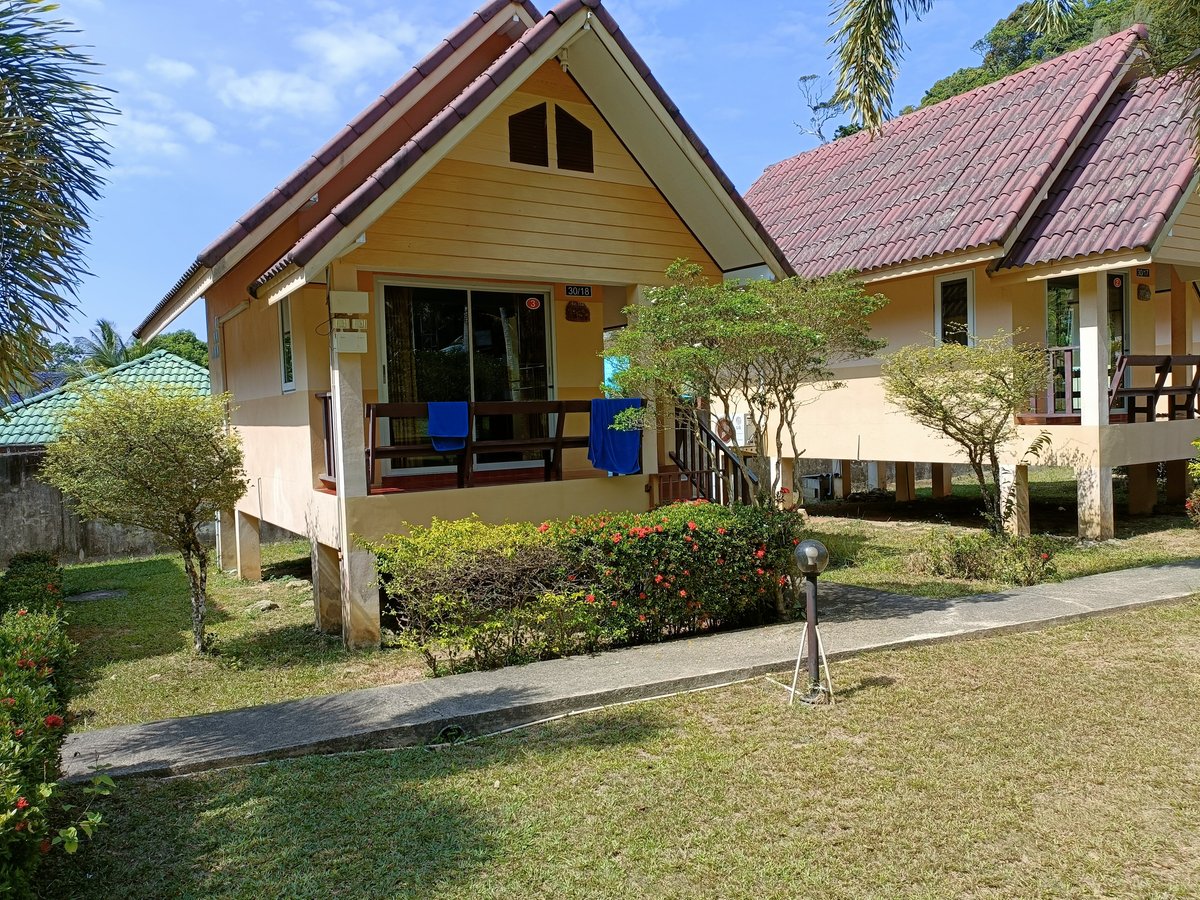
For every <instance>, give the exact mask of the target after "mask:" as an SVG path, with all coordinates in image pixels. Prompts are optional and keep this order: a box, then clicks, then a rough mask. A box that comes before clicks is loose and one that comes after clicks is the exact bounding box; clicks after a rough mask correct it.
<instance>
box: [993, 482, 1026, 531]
mask: <svg viewBox="0 0 1200 900" xmlns="http://www.w3.org/2000/svg"><path fill="white" fill-rule="evenodd" d="M1006 511H1007V515H1005V518H1004V530H1005V531H1007V532H1008V533H1009V534H1011V535H1013V536H1014V537H1026V536H1028V534H1029V531H1030V528H1029V466H1001V467H1000V513H1001V515H1004V514H1005V512H1006Z"/></svg>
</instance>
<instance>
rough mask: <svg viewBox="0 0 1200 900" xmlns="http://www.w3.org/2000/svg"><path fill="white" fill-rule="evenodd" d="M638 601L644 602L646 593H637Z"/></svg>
mask: <svg viewBox="0 0 1200 900" xmlns="http://www.w3.org/2000/svg"><path fill="white" fill-rule="evenodd" d="M638 599H639V600H645V599H646V592H645V591H642V592H641V593H639V594H638Z"/></svg>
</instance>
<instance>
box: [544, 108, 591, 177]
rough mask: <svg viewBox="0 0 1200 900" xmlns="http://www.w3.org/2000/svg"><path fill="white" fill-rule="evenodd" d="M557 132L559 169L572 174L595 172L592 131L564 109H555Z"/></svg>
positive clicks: (555, 127)
mask: <svg viewBox="0 0 1200 900" xmlns="http://www.w3.org/2000/svg"><path fill="white" fill-rule="evenodd" d="M554 129H555V131H556V132H557V137H558V140H557V150H558V167H559V168H560V169H569V170H570V171H572V172H593V171H595V168H594V165H593V162H592V129H590V128H588V127H587V126H586V125H584V124H583V123H582V122H580V121H579V120H578V119H576V118H575V117H574V116H573V115H571V114H570V113H569V112H565V111H564V110H563V108H562V107H560V106H556V107H554Z"/></svg>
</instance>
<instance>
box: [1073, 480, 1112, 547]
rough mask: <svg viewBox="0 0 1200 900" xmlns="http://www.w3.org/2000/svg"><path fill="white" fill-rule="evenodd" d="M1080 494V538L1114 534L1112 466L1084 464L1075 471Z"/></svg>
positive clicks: (1093, 539) (1096, 539) (1095, 539)
mask: <svg viewBox="0 0 1200 900" xmlns="http://www.w3.org/2000/svg"><path fill="white" fill-rule="evenodd" d="M1075 479H1076V484H1077V490H1078V494H1079V537H1080V538H1081V539H1083V540H1088V541H1106V540H1108V539H1109V538H1111V537H1112V536H1113V533H1114V530H1113V493H1112V469H1111V468H1109V467H1107V466H1085V467H1081V468H1078V469H1076V470H1075Z"/></svg>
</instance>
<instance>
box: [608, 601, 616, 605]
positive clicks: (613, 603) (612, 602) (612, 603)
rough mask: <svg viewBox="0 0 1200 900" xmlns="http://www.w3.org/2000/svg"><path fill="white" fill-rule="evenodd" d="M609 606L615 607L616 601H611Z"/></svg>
mask: <svg viewBox="0 0 1200 900" xmlns="http://www.w3.org/2000/svg"><path fill="white" fill-rule="evenodd" d="M609 605H611V606H616V605H617V601H616V600H613V601H611V603H610V604H609Z"/></svg>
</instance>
